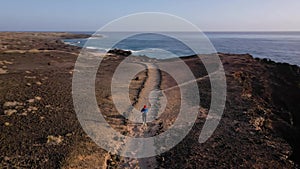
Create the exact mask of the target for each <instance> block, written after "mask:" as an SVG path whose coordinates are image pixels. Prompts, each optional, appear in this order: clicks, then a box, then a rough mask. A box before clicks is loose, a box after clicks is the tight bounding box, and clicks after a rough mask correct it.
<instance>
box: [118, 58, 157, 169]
mask: <svg viewBox="0 0 300 169" xmlns="http://www.w3.org/2000/svg"><path fill="white" fill-rule="evenodd" d="M142 64H145V65H146V67H147V74H148V77H147V79H146V81H145V83H144V88H143V89H142V91H141V92H140V94H139V96H138V98H139V99H138V101H137V102H136V104H135V106H134V107H135V108H136V109H138V110H139V109H141V108H142V107H143V105H147V106H148V107H149V112H148V114H147V122H148V124H149V123H151V121H153V120H155V119H156V118H157V115H158V111H159V107H160V105H159V92H157V91H159V89H160V83H161V74H160V71H159V69H158V68H157V66H156V65H155V63H151V62H144V63H142ZM131 116H136V117H130V118H133V119H138V118H141V114H131ZM153 125H155V124H153V123H152V125H151V126H152V127H153ZM152 127H150V126H149V127H148V126H143V125H142V124H136V123H128V124H127V131H129V133H128V135H127V136H130V137H137V136H139V137H150V136H151V135H150V133H153V132H152V131H151V130H152ZM154 146H155V145H154V142H153V143H152V145H149V144H148V145H145V144H141V145H138V146H137V147H136V149H137V151H138V150H141V149H143V150H146V151H147V152H150V151H155V150H153V147H154ZM127 148H128V147H124V148H123V150H126V149H127ZM133 153H134V152H133ZM152 153H154V152H152ZM123 160H124V162H123V163H122V164H121V166H119V167H120V168H142V169H144V168H146V169H147V168H156V166H157V164H156V158H155V157H150V158H142V159H134V158H124V159H123Z"/></svg>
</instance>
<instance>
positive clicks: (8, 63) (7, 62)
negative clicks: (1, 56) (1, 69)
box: [3, 60, 13, 65]
mask: <svg viewBox="0 0 300 169" xmlns="http://www.w3.org/2000/svg"><path fill="white" fill-rule="evenodd" d="M3 63H4V64H7V65H12V64H13V62H9V61H6V60H4V61H3Z"/></svg>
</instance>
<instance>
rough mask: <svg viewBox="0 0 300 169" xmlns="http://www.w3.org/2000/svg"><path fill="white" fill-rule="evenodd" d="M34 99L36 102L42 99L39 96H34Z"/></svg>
mask: <svg viewBox="0 0 300 169" xmlns="http://www.w3.org/2000/svg"><path fill="white" fill-rule="evenodd" d="M34 99H35V100H37V101H40V100H42V98H41V97H40V96H36V97H35V98H34Z"/></svg>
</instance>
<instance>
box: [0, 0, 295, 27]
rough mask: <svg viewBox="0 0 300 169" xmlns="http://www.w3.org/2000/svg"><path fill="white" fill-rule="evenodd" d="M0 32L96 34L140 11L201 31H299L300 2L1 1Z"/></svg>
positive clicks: (203, 0) (173, 0)
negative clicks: (178, 19)
mask: <svg viewBox="0 0 300 169" xmlns="http://www.w3.org/2000/svg"><path fill="white" fill-rule="evenodd" d="M0 3H1V5H0V31H96V30H98V29H99V28H101V27H102V26H104V25H105V24H107V23H108V22H110V21H112V20H115V19H117V18H119V17H122V16H126V15H129V14H133V13H137V12H164V13H169V14H172V15H176V16H179V17H182V18H184V19H186V20H188V21H190V22H192V23H193V24H195V25H196V26H198V27H199V28H200V29H201V30H203V31H300V10H299V9H300V1H299V0H286V1H284V0H185V1H184V0H150V1H142V0H51V1H50V0H48V1H46V0H44V1H41V0H1V1H0Z"/></svg>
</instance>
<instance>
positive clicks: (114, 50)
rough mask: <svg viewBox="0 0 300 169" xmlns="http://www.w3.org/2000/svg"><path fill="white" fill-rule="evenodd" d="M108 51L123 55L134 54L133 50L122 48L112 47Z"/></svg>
mask: <svg viewBox="0 0 300 169" xmlns="http://www.w3.org/2000/svg"><path fill="white" fill-rule="evenodd" d="M107 53H112V54H116V55H121V56H129V55H131V54H132V52H131V51H129V50H122V49H111V50H109V51H108V52H107Z"/></svg>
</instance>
